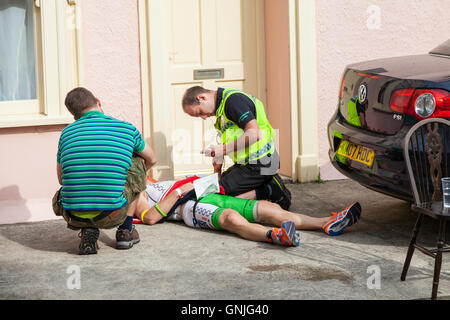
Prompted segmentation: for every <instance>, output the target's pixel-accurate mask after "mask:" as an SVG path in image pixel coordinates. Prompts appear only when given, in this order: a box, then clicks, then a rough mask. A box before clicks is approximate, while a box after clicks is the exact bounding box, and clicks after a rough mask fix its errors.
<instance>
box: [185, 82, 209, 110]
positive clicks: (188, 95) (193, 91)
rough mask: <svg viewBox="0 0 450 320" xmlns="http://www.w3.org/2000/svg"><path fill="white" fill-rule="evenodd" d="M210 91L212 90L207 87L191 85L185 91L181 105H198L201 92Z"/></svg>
mask: <svg viewBox="0 0 450 320" xmlns="http://www.w3.org/2000/svg"><path fill="white" fill-rule="evenodd" d="M209 92H211V90H208V89H205V88H203V87H200V86H195V87H191V88H189V89H187V90H186V92H185V93H184V95H183V100H182V102H181V105H182V106H183V108H184V107H185V106H195V105H198V104H199V103H200V101H198V99H197V96H198V95H199V94H201V93H209Z"/></svg>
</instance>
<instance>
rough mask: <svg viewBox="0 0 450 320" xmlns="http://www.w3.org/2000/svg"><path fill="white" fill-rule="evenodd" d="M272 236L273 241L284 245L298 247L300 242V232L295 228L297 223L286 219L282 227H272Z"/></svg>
mask: <svg viewBox="0 0 450 320" xmlns="http://www.w3.org/2000/svg"><path fill="white" fill-rule="evenodd" d="M270 238H271V239H272V242H273V243H276V244H279V245H283V246H293V247H298V246H299V244H300V233H299V232H297V231H296V230H295V223H294V222H292V221H286V222H284V223H283V224H282V225H281V228H272V231H271V232H270Z"/></svg>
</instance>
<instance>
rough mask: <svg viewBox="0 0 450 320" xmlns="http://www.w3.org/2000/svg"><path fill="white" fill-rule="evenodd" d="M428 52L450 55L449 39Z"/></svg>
mask: <svg viewBox="0 0 450 320" xmlns="http://www.w3.org/2000/svg"><path fill="white" fill-rule="evenodd" d="M430 53H434V54H442V55H445V56H450V39H448V40H447V41H445V42H444V43H442V44H440V45H439V46H437V47H436V48H434V49H433V50H431V51H430Z"/></svg>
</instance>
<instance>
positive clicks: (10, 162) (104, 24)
mask: <svg viewBox="0 0 450 320" xmlns="http://www.w3.org/2000/svg"><path fill="white" fill-rule="evenodd" d="M82 12H83V14H82V22H81V25H82V32H83V34H82V39H83V58H84V65H83V66H82V68H83V71H84V84H83V86H85V87H87V88H89V89H90V90H91V91H93V92H94V94H95V95H97V96H98V97H99V98H100V100H101V101H102V105H103V107H104V110H105V112H106V113H107V114H109V115H111V116H113V117H116V118H119V119H122V120H125V121H128V122H131V123H133V124H134V125H135V126H136V127H137V128H138V129H139V130H142V112H141V89H140V61H139V25H138V9H137V0H134V1H130V0H115V1H110V0H96V1H91V0H87V1H83V2H82ZM63 128H64V126H38V127H27V128H13V129H0V224H5V223H17V222H27V221H40V220H47V219H54V218H56V216H55V215H54V214H53V211H52V206H51V200H52V197H53V194H54V193H55V191H56V189H57V188H58V187H59V185H58V182H57V178H56V152H57V144H58V139H59V134H60V132H61V130H62V129H63Z"/></svg>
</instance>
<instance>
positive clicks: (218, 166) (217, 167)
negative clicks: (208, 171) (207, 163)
mask: <svg viewBox="0 0 450 320" xmlns="http://www.w3.org/2000/svg"><path fill="white" fill-rule="evenodd" d="M212 165H213V168H214V173H218V174H219V176H220V175H221V173H222V166H223V158H220V159H217V158H213V161H212Z"/></svg>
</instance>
